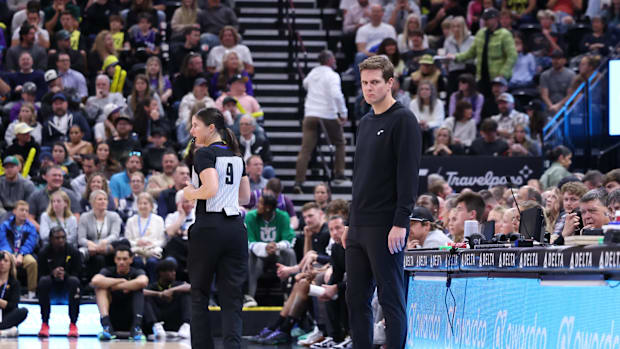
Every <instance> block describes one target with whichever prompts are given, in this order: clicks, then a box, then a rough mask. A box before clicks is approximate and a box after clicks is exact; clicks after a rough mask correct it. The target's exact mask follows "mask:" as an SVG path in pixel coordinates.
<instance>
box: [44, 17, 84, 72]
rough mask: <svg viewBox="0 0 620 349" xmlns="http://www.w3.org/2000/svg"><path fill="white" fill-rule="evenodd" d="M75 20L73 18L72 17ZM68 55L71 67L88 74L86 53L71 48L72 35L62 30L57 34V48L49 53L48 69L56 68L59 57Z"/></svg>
mask: <svg viewBox="0 0 620 349" xmlns="http://www.w3.org/2000/svg"><path fill="white" fill-rule="evenodd" d="M71 20H73V17H71ZM83 40H84V39H83ZM61 53H66V54H68V55H69V58H70V59H71V67H72V68H73V69H75V70H77V71H78V72H80V73H82V74H86V52H85V51H84V50H82V49H80V50H79V51H78V50H77V49H73V48H72V46H71V34H69V32H68V31H66V30H64V29H63V30H61V31H59V32H57V33H56V43H55V48H54V49H51V50H49V51H48V55H49V57H48V60H47V63H48V67H47V68H48V69H53V68H55V67H56V62H57V61H58V55H59V54H61Z"/></svg>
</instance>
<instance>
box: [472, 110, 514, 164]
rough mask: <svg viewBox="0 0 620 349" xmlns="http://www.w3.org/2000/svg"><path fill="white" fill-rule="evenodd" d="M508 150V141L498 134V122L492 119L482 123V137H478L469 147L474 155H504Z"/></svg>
mask: <svg viewBox="0 0 620 349" xmlns="http://www.w3.org/2000/svg"><path fill="white" fill-rule="evenodd" d="M507 151H508V143H506V141H505V140H504V139H502V138H501V137H498V135H497V122H495V120H492V119H487V120H484V121H483V122H482V123H481V124H480V137H478V138H476V139H475V140H474V141H473V142H472V143H471V147H469V153H470V154H472V155H487V156H502V155H506V152H507Z"/></svg>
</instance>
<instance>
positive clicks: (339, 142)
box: [294, 50, 348, 193]
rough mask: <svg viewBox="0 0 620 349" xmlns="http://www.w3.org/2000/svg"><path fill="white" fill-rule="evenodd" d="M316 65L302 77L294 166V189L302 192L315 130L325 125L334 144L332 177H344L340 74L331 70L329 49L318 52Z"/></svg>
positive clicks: (344, 109)
mask: <svg viewBox="0 0 620 349" xmlns="http://www.w3.org/2000/svg"><path fill="white" fill-rule="evenodd" d="M319 63H320V65H319V66H318V67H315V68H313V69H312V71H310V73H309V74H308V76H306V78H305V79H304V82H303V84H304V88H305V89H306V90H307V91H308V95H307V96H306V102H305V105H304V110H305V111H304V121H303V126H302V132H303V136H302V141H301V150H300V151H299V155H298V156H297V168H296V172H297V174H296V175H295V187H294V190H295V191H296V192H298V193H300V192H302V185H303V182H304V181H305V180H306V170H307V169H308V162H309V161H310V156H311V155H312V152H313V151H314V147H315V146H316V143H317V140H318V132H317V131H318V130H319V129H322V127H321V126H320V125H321V123H322V124H323V125H324V126H325V130H326V131H327V136H328V138H329V140H330V142H331V144H333V145H334V146H335V147H336V157H335V163H334V179H335V180H336V181H341V180H344V179H345V177H344V157H345V139H344V131H343V128H342V125H344V123H345V122H346V121H347V112H348V111H347V106H346V104H345V100H344V95H343V94H342V89H341V84H340V75H338V73H336V72H335V71H334V69H335V67H336V57H335V56H334V54H333V53H332V52H331V51H329V50H324V51H322V52H321V53H320V54H319Z"/></svg>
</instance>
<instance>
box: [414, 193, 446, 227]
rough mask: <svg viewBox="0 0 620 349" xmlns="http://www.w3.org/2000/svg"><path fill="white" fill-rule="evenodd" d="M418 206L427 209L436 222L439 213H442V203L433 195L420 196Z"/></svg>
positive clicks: (417, 201)
mask: <svg viewBox="0 0 620 349" xmlns="http://www.w3.org/2000/svg"><path fill="white" fill-rule="evenodd" d="M416 206H421V207H424V208H426V209H427V210H429V211H430V212H431V214H432V215H433V217H434V218H435V220H437V219H438V217H439V211H440V202H439V199H438V198H437V196H435V195H433V194H431V193H426V194H422V195H420V196H418V199H417V200H416Z"/></svg>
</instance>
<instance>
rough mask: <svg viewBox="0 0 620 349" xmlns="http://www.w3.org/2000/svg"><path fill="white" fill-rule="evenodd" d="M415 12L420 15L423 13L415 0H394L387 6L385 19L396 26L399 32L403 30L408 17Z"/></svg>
mask: <svg viewBox="0 0 620 349" xmlns="http://www.w3.org/2000/svg"><path fill="white" fill-rule="evenodd" d="M412 13H415V14H417V15H418V16H419V15H421V14H422V12H421V11H420V6H418V4H417V3H416V2H415V1H413V0H396V1H392V2H390V3H389V4H387V6H386V7H385V14H384V15H383V21H384V22H386V23H389V24H390V25H392V26H394V29H396V31H397V32H401V31H403V29H404V28H405V25H406V21H407V17H408V16H409V15H410V14H412Z"/></svg>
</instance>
